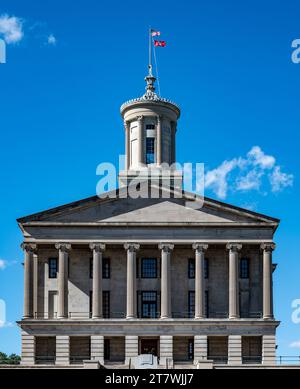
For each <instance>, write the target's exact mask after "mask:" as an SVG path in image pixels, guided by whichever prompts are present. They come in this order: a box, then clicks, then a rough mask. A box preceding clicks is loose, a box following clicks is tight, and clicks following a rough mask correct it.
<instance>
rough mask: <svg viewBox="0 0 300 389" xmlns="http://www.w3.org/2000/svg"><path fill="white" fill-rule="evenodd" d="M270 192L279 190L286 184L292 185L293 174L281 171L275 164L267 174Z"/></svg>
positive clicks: (286, 185)
mask: <svg viewBox="0 0 300 389" xmlns="http://www.w3.org/2000/svg"><path fill="white" fill-rule="evenodd" d="M269 180H270V183H271V188H272V192H280V191H281V190H283V189H284V188H286V187H288V186H293V182H294V176H293V174H287V173H283V172H282V171H281V167H280V166H275V168H274V170H273V171H272V173H271V174H270V175H269Z"/></svg>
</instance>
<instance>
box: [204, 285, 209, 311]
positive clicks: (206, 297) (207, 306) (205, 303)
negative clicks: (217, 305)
mask: <svg viewBox="0 0 300 389" xmlns="http://www.w3.org/2000/svg"><path fill="white" fill-rule="evenodd" d="M208 304H209V300H208V290H206V291H205V292H204V311H205V312H204V314H205V317H209V305H208Z"/></svg>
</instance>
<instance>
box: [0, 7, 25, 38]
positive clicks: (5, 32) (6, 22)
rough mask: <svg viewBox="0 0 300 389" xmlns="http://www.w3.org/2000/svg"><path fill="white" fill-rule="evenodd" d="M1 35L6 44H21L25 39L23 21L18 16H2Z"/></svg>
mask: <svg viewBox="0 0 300 389" xmlns="http://www.w3.org/2000/svg"><path fill="white" fill-rule="evenodd" d="M0 35H2V36H3V38H4V40H5V42H6V43H8V44H9V43H17V42H20V41H21V40H22V39H23V37H24V32H23V21H22V19H20V18H18V17H16V16H9V15H7V14H3V15H1V16H0Z"/></svg>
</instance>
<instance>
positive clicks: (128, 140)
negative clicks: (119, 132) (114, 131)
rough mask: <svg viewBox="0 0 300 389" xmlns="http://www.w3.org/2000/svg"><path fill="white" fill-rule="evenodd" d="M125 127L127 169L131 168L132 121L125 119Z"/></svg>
mask: <svg viewBox="0 0 300 389" xmlns="http://www.w3.org/2000/svg"><path fill="white" fill-rule="evenodd" d="M124 127H125V154H126V155H125V170H129V168H130V122H129V121H126V120H125V121H124Z"/></svg>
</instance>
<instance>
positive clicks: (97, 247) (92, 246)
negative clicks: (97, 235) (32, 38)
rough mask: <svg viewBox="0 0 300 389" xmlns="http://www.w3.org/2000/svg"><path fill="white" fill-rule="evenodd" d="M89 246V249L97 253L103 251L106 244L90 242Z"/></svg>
mask: <svg viewBox="0 0 300 389" xmlns="http://www.w3.org/2000/svg"><path fill="white" fill-rule="evenodd" d="M89 247H90V249H91V250H93V251H96V252H97V253H99V252H103V251H105V248H106V245H105V244H104V243H90V244H89Z"/></svg>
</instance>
